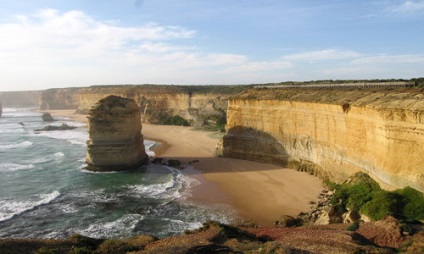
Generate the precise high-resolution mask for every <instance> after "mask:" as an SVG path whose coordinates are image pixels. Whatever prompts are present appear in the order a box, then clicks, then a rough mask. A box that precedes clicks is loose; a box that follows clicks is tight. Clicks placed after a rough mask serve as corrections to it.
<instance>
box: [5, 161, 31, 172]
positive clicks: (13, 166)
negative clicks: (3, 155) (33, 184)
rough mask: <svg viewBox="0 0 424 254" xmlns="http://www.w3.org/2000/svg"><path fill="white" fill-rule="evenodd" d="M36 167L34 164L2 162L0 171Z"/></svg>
mask: <svg viewBox="0 0 424 254" xmlns="http://www.w3.org/2000/svg"><path fill="white" fill-rule="evenodd" d="M32 168H35V166H34V165H33V164H15V163H0V172H6V171H17V170H23V169H32Z"/></svg>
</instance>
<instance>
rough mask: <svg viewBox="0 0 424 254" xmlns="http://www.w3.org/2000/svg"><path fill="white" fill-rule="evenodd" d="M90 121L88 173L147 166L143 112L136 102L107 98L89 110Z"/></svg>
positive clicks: (87, 158)
mask: <svg viewBox="0 0 424 254" xmlns="http://www.w3.org/2000/svg"><path fill="white" fill-rule="evenodd" d="M88 119H89V131H88V133H89V138H90V139H89V141H88V142H87V156H86V161H87V164H88V165H89V167H88V169H90V170H96V171H108V170H128V169H132V168H137V167H138V166H140V165H141V164H143V163H144V162H145V160H146V159H147V154H146V152H145V150H144V145H143V136H142V135H141V120H140V110H139V108H138V106H137V104H136V103H135V102H134V101H133V100H130V99H125V98H122V97H118V96H108V97H106V98H104V99H102V100H100V101H99V102H98V103H97V104H96V105H95V106H94V107H93V108H92V109H91V110H90V114H89V116H88Z"/></svg>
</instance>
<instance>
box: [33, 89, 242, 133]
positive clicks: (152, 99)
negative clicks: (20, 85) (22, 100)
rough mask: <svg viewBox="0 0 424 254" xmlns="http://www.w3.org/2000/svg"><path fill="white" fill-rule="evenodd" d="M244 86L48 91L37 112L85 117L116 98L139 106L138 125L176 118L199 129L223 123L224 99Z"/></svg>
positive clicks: (225, 103) (225, 102)
mask: <svg viewBox="0 0 424 254" xmlns="http://www.w3.org/2000/svg"><path fill="white" fill-rule="evenodd" d="M245 88H246V86H171V85H120V86H92V87H88V88H80V89H67V88H66V89H49V90H46V91H44V92H43V94H42V96H41V99H40V109H64V108H75V109H78V112H80V113H87V112H88V111H89V110H90V108H91V107H92V106H93V105H94V104H95V103H96V102H97V101H98V100H100V99H102V98H104V97H106V96H108V95H116V96H121V97H125V98H129V99H133V100H134V101H136V103H137V104H138V105H139V107H140V110H141V114H142V121H144V122H149V123H161V122H162V121H163V120H164V119H166V118H169V117H172V116H176V115H179V116H181V117H183V118H184V119H186V120H188V121H189V122H190V123H191V125H194V126H200V125H203V124H205V123H208V122H209V121H213V120H216V119H217V118H224V119H225V110H226V108H227V102H228V98H229V97H230V96H231V95H234V94H236V93H238V92H240V91H242V90H243V89H245Z"/></svg>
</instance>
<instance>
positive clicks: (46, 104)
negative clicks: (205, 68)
mask: <svg viewBox="0 0 424 254" xmlns="http://www.w3.org/2000/svg"><path fill="white" fill-rule="evenodd" d="M80 89H81V88H54V89H48V90H45V91H43V92H42V93H41V95H40V100H39V103H38V104H39V108H40V109H41V110H49V109H76V108H78V105H79V101H78V93H79V90H80ZM96 102H97V101H96ZM93 105H94V103H93ZM93 105H92V106H93Z"/></svg>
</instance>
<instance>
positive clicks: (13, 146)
mask: <svg viewBox="0 0 424 254" xmlns="http://www.w3.org/2000/svg"><path fill="white" fill-rule="evenodd" d="M32 144H33V143H32V142H31V141H23V142H21V143H3V142H1V143H0V151H5V150H10V149H18V148H25V147H29V146H32Z"/></svg>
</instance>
